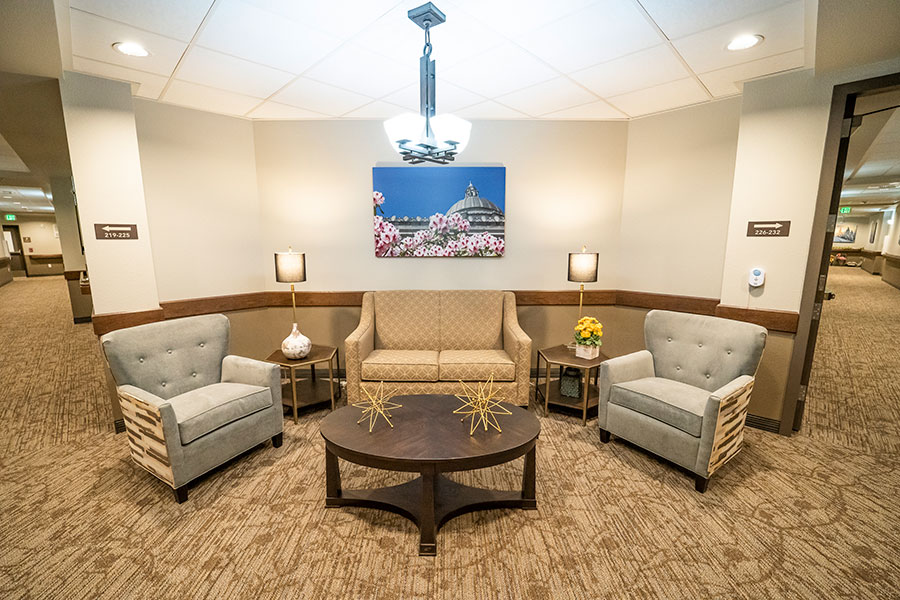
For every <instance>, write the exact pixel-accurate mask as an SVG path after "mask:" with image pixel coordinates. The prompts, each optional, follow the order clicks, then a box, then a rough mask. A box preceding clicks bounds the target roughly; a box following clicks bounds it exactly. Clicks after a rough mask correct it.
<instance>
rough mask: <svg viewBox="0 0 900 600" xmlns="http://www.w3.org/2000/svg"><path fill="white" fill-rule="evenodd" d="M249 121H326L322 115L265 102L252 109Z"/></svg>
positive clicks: (294, 107)
mask: <svg viewBox="0 0 900 600" xmlns="http://www.w3.org/2000/svg"><path fill="white" fill-rule="evenodd" d="M247 116H248V117H250V118H251V119H269V120H276V121H287V120H296V119H327V118H328V117H326V116H325V115H323V114H319V113H316V112H312V111H311V110H304V109H302V108H297V107H296V106H288V105H287V104H279V103H277V102H271V101H269V102H265V103H264V104H262V105H261V106H258V107H256V108H255V109H253V112H251V113H250V114H249V115H247Z"/></svg>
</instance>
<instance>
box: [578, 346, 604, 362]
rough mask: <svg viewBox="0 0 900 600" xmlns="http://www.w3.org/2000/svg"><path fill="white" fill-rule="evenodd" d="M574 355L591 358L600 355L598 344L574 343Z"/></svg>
mask: <svg viewBox="0 0 900 600" xmlns="http://www.w3.org/2000/svg"><path fill="white" fill-rule="evenodd" d="M575 356H577V357H578V358H584V359H586V360H591V359H594V358H597V357H598V356H600V346H585V345H583V344H575Z"/></svg>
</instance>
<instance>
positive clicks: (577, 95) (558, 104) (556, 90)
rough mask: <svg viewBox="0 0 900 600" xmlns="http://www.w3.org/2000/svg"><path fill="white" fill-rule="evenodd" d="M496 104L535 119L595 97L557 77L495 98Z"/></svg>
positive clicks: (590, 100) (569, 81)
mask: <svg viewBox="0 0 900 600" xmlns="http://www.w3.org/2000/svg"><path fill="white" fill-rule="evenodd" d="M495 100H496V101H497V102H499V103H500V104H503V105H505V106H509V107H511V108H514V109H516V110H518V111H521V112H523V113H525V114H527V115H531V116H533V117H536V116H538V115H543V114H546V113H549V112H556V111H559V110H563V109H566V108H570V107H572V106H578V105H579V104H587V103H588V102H594V101H596V100H597V97H596V96H595V95H594V94H592V93H590V92H589V91H587V90H586V89H584V88H583V87H581V86H580V85H577V84H575V83H572V81H571V80H569V79H568V78H566V77H557V78H556V79H551V80H550V81H545V82H543V83H539V84H537V85H533V86H531V87H528V88H525V89H522V90H518V91H515V92H513V93H511V94H506V95H504V96H500V97H498V98H495Z"/></svg>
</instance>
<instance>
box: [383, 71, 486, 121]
mask: <svg viewBox="0 0 900 600" xmlns="http://www.w3.org/2000/svg"><path fill="white" fill-rule="evenodd" d="M485 99H486V98H484V97H483V96H479V95H478V94H473V93H472V92H470V91H469V90H464V89H463V88H461V87H459V86H457V85H453V84H452V83H450V82H449V81H446V80H444V79H441V78H440V77H438V78H437V85H436V87H435V103H436V104H437V112H438V113H442V112H456V111H457V110H459V109H461V108H465V107H466V106H472V105H473V104H478V103H479V102H484V101H485ZM382 100H384V101H385V102H390V103H391V104H397V105H399V106H402V107H404V108H407V109H409V110H411V111H413V112H419V84H418V83H414V84H412V85H408V86H406V87H405V88H403V89H402V90H398V91H396V92H394V93H393V94H390V95H389V96H385V97H384V98H382Z"/></svg>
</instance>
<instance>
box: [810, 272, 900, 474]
mask: <svg viewBox="0 0 900 600" xmlns="http://www.w3.org/2000/svg"><path fill="white" fill-rule="evenodd" d="M828 289H829V290H831V291H833V292H834V293H835V299H834V300H829V301H827V302H825V305H824V307H823V309H822V322H821V325H820V327H819V338H818V341H817V343H816V353H815V357H814V359H813V370H812V374H811V376H810V382H809V391H808V394H807V405H806V414H805V415H804V420H803V421H804V422H803V425H802V428H801V430H800V435H807V436H809V437H811V438H813V439H816V440H823V441H829V442H834V443H836V444H841V445H843V446H847V447H850V448H858V449H860V450H865V451H869V452H872V453H881V452H887V453H890V454H892V455H894V456H896V455H897V454H898V452H900V347H898V344H900V290H898V289H897V288H895V287H893V286H891V285H889V284H887V283H884V282H883V281H882V280H881V277H880V276H877V275H872V274H870V273H867V272H866V271H863V270H862V269H859V268H852V267H832V268H831V270H830V271H829V273H828Z"/></svg>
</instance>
